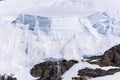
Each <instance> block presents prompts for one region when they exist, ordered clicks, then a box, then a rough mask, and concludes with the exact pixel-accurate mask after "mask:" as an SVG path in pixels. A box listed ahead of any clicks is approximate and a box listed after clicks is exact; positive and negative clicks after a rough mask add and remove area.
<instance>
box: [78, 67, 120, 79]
mask: <svg viewBox="0 0 120 80" xmlns="http://www.w3.org/2000/svg"><path fill="white" fill-rule="evenodd" d="M119 71H120V68H115V69H109V70H102V69H98V68H96V69H90V68H85V69H82V70H79V72H78V75H79V76H88V77H100V76H106V75H112V74H114V73H116V72H119Z"/></svg>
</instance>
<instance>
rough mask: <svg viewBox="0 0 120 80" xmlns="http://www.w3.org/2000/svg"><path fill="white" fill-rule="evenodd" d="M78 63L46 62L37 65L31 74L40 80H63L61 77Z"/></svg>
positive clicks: (70, 61) (63, 61)
mask: <svg viewBox="0 0 120 80" xmlns="http://www.w3.org/2000/svg"><path fill="white" fill-rule="evenodd" d="M76 63H78V61H75V60H69V61H66V60H60V61H46V62H43V63H39V64H36V65H35V66H34V67H33V68H32V69H31V70H30V74H31V75H32V76H33V77H40V79H38V80H61V76H62V75H63V74H64V73H65V72H66V71H67V70H69V69H70V68H71V67H72V66H73V65H74V64H76Z"/></svg>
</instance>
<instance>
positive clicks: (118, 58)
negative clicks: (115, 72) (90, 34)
mask: <svg viewBox="0 0 120 80" xmlns="http://www.w3.org/2000/svg"><path fill="white" fill-rule="evenodd" d="M88 59H89V60H88V62H89V63H90V64H97V65H99V66H116V67H120V44H119V45H116V46H114V47H112V48H110V49H109V50H107V51H105V53H104V54H103V55H101V56H92V57H89V58H88ZM95 59H96V61H92V60H95ZM97 59H98V60H97Z"/></svg>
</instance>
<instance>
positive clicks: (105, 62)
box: [73, 44, 120, 80]
mask: <svg viewBox="0 0 120 80" xmlns="http://www.w3.org/2000/svg"><path fill="white" fill-rule="evenodd" d="M86 59H87V60H86ZM82 61H87V62H88V63H90V64H97V65H99V66H101V67H104V66H115V67H120V44H119V45H116V46H114V47H112V48H110V49H109V50H107V51H105V52H104V54H103V55H100V56H92V57H85V60H84V59H83V60H82ZM86 67H87V66H86ZM116 72H120V68H114V69H109V70H102V69H100V68H96V69H91V68H88V67H87V68H84V69H82V70H79V71H78V76H79V77H74V78H73V80H88V78H95V77H101V76H106V75H112V74H114V73H116ZM81 76H84V78H82V77H81Z"/></svg>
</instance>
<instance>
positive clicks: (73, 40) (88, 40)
mask: <svg viewBox="0 0 120 80" xmlns="http://www.w3.org/2000/svg"><path fill="white" fill-rule="evenodd" d="M0 21H1V24H0V44H1V46H0V51H1V56H0V62H1V63H2V65H1V66H0V74H13V75H14V76H16V77H17V78H18V80H33V79H34V78H33V77H31V75H30V73H29V69H30V68H31V67H32V66H33V65H35V64H37V63H39V62H43V61H45V60H49V59H55V60H58V59H63V58H64V59H66V60H71V59H74V60H78V61H80V64H81V59H82V58H83V57H84V56H92V55H101V54H103V53H104V51H106V50H107V49H109V48H111V47H112V46H114V45H117V44H119V43H120V33H119V29H120V28H119V19H118V17H116V16H112V14H110V13H106V12H97V13H94V14H92V15H90V16H88V17H84V18H81V17H41V16H34V15H28V14H20V15H18V16H2V17H1V18H0ZM8 66H9V68H8ZM78 66H79V65H78Z"/></svg>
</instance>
